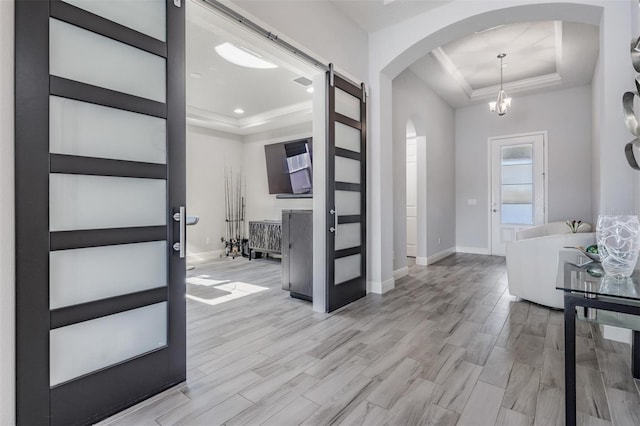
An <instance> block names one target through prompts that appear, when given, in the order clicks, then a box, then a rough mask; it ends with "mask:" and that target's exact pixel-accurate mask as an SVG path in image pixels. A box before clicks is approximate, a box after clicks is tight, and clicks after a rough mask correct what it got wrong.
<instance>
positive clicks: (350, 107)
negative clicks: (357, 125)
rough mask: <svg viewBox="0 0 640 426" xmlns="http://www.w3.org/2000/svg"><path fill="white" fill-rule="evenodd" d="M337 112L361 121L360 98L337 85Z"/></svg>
mask: <svg viewBox="0 0 640 426" xmlns="http://www.w3.org/2000/svg"><path fill="white" fill-rule="evenodd" d="M335 93H336V98H335V99H336V112H337V113H340V114H342V115H346V116H347V117H349V118H352V119H354V120H356V121H360V99H358V98H356V97H355V96H351V95H350V94H348V93H347V92H345V91H344V90H341V89H338V88H337V87H336V92H335Z"/></svg>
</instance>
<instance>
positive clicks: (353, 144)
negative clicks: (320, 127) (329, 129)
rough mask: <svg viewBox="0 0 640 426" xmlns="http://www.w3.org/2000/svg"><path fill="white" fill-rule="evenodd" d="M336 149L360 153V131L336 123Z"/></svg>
mask: <svg viewBox="0 0 640 426" xmlns="http://www.w3.org/2000/svg"><path fill="white" fill-rule="evenodd" d="M335 130H336V134H335V138H336V144H335V145H336V147H337V148H344V149H348V150H349V151H354V152H360V130H358V129H354V128H353V127H351V126H347V125H346V124H342V123H338V122H337V121H336V127H335Z"/></svg>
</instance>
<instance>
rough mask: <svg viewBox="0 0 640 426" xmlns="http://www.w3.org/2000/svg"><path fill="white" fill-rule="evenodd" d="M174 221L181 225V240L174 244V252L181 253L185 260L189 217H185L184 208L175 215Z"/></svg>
mask: <svg viewBox="0 0 640 426" xmlns="http://www.w3.org/2000/svg"><path fill="white" fill-rule="evenodd" d="M173 220H175V221H176V222H178V223H179V224H180V240H179V241H178V242H177V243H174V244H173V250H174V251H177V252H180V258H181V259H184V252H185V237H186V233H187V216H186V215H185V208H184V206H181V207H180V209H179V211H178V212H176V213H174V214H173Z"/></svg>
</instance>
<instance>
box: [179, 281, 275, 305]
mask: <svg viewBox="0 0 640 426" xmlns="http://www.w3.org/2000/svg"><path fill="white" fill-rule="evenodd" d="M192 280H197V282H192ZM205 281H209V282H210V284H207V283H205ZM187 282H188V283H189V284H196V285H206V286H210V287H213V288H215V289H217V290H222V291H226V292H228V293H231V294H228V295H226V296H221V297H216V298H214V299H205V298H202V297H197V296H192V295H190V294H187V299H190V300H193V301H195V302H200V303H205V304H207V305H211V306H215V305H220V304H221V303H225V302H230V301H232V300H236V299H240V298H242V297H245V296H251V295H252V294H256V293H260V292H261V291H265V290H269V288H268V287H262V286H259V285H255V284H249V283H243V282H240V281H233V282H229V281H228V280H227V281H224V280H223V281H216V280H206V279H203V278H188V279H187ZM219 283H224V284H219Z"/></svg>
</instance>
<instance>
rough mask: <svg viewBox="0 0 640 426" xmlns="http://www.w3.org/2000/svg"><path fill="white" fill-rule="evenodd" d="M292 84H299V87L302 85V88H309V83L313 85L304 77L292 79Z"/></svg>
mask: <svg viewBox="0 0 640 426" xmlns="http://www.w3.org/2000/svg"><path fill="white" fill-rule="evenodd" d="M293 82H294V83H298V84H300V85H302V86H304V87H309V86H311V83H313V82H312V81H311V80H309V79H308V78H306V77H298V78H295V79H293Z"/></svg>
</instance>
